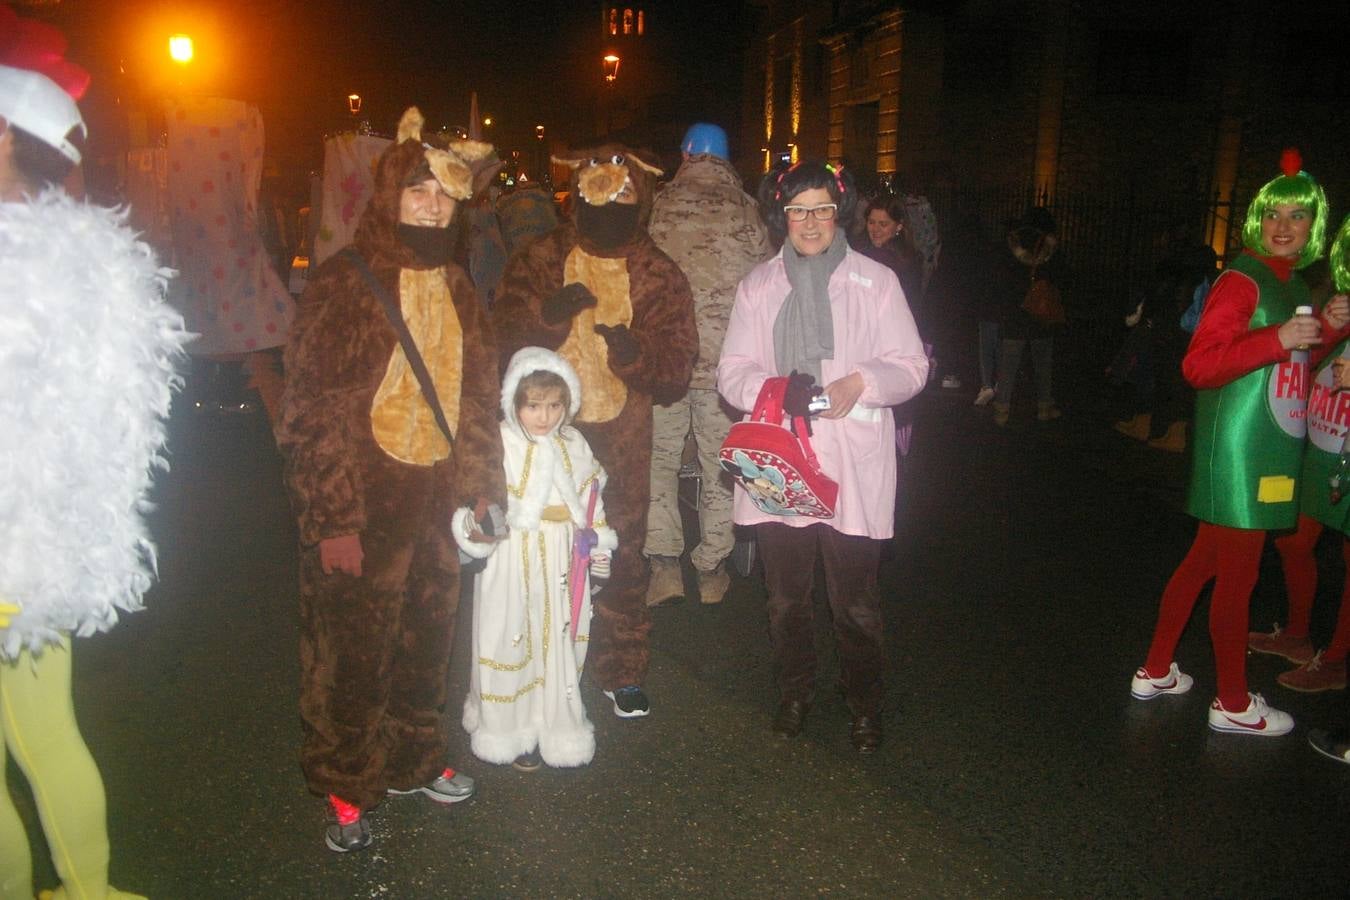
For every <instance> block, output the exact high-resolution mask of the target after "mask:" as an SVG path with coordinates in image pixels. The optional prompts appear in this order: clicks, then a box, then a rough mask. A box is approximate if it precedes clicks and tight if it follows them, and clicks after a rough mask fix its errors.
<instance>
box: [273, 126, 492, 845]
mask: <svg viewBox="0 0 1350 900" xmlns="http://www.w3.org/2000/svg"><path fill="white" fill-rule="evenodd" d="M421 126H422V117H421V115H420V114H418V112H417V110H416V109H415V108H414V109H409V110H408V112H406V113H404V116H403V120H402V121H401V122H400V123H399V134H398V139H397V140H396V141H395V143H394V144H393V145H392V146H391V147H389V149H387V150H386V151H385V152H384V154H383V155H382V156H381V157H380V159H379V163H378V165H377V168H376V171H375V184H376V187H375V193H374V195H373V196H372V197H371V200H370V205H369V206H368V207H367V208H366V210H365V213H364V214H363V216H362V218H361V222H360V225H359V226H358V228H357V231H356V237H355V240H354V242H353V244H352V245H351V246H350V247H348V248H346V249H344V250H343V251H341V252H339V253H337V254H335V255H334V256H333V257H332V258H331V259H329V260H328V261H327V262H325V263H324V264H323V266H322V267H321V268H320V269H319V270H318V272H317V273H316V275H315V277H314V278H313V279H312V280H311V281H310V283H309V286H308V288H307V289H306V291H305V294H304V296H303V298H302V299H301V302H300V306H299V310H298V312H297V315H296V319H295V324H294V326H293V328H292V331H291V335H290V342H289V344H288V345H287V347H286V391H285V395H284V397H283V401H282V410H281V417H280V422H279V424H278V429H277V436H278V442H279V443H280V445H281V448H282V450H283V452H284V454H285V456H286V480H287V484H288V487H289V489H290V493H291V498H292V501H293V503H294V506H295V511H296V515H297V518H298V520H299V526H300V543H301V557H300V616H301V632H300V660H301V668H302V675H301V693H300V711H301V716H302V718H303V720H304V745H303V748H302V750H301V765H302V767H303V768H304V772H305V779H306V781H307V783H308V785H309V787H310V789H311V790H313V791H314V792H316V793H319V794H325V795H327V796H328V798H329V806H330V814H331V820H330V822H329V825H328V828H327V832H326V835H325V837H326V841H327V844H328V846H329V847H330V848H331V849H333V850H336V851H338V852H345V851H348V850H360V849H362V848H364V847H366V846H369V844H370V840H371V839H370V830H369V827H368V825H367V823H366V819H365V813H366V812H367V811H368V810H370V809H371V808H372V807H374V806H375V805H376V804H378V803H379V801H380V800H381V799H383V798H384V796H385V794H386V793H391V794H407V793H414V792H420V793H423V794H426V795H427V796H429V797H430V798H431V799H433V800H435V801H437V802H440V803H453V802H456V801H458V800H463V799H466V798H468V797H469V796H470V795H472V793H473V780H472V779H471V778H468V777H467V776H466V775H464V774H463V773H457V772H455V771H454V770H453V769H449V768H446V760H445V756H446V748H447V732H446V722H445V721H444V718H443V714H444V707H445V700H446V692H447V684H446V673H447V670H448V667H449V660H450V645H451V639H452V635H453V632H454V624H455V613H456V609H457V607H458V604H459V559H458V551H457V549H456V547H455V543H454V538H453V536H452V533H451V516H452V514H453V513H454V512H455V511H456V509H457V508H461V507H466V506H473V507H478V506H479V505H480V502H492V503H497V504H499V505H501V506H505V503H506V491H505V484H504V480H505V479H504V476H503V474H502V449H501V437H500V433H499V432H498V429H497V406H498V402H499V397H498V394H499V391H500V387H499V384H500V382H499V380H498V372H497V352H496V346H495V342H494V341H493V337H492V328H491V325H490V323H489V322H488V321H487V320H486V317H485V314H484V313H483V311H482V309H481V307H480V306H479V303H478V300H477V298H476V296H475V294H474V289H473V286H472V285H471V284H470V282H469V279H468V278H467V277H466V276H465V274H464V272H463V271H462V270H461V269H460V268H459V267H458V266H456V265H455V264H454V263H452V262H450V261H449V260H450V251H451V247H452V234H453V232H452V231H451V230H450V228H449V223H450V220H451V218H452V216H453V215H454V212H455V207H456V204H457V203H458V202H460V201H464V200H467V199H468V198H469V197H470V196H472V194H473V187H474V180H475V179H474V176H475V173H476V172H482V171H487V170H490V169H491V168H494V167H495V163H496V160H495V155H494V153H493V150H492V147H491V146H489V145H487V144H479V143H476V142H471V141H466V142H463V143H461V144H454V145H451V147H450V148H449V149H448V150H440V149H435V148H432V147H429V146H428V145H426V144H424V143H423V142H422V138H421ZM382 295H383V296H382ZM392 316H397V317H400V318H401V319H402V320H403V323H404V324H406V334H405V335H404V340H410V342H411V344H412V345H413V346H415V347H416V348H417V350H418V352H417V354H416V355H419V356H420V357H421V358H422V360H423V361H424V363H425V369H426V373H425V374H427V375H429V380H430V382H431V385H432V387H433V389H434V395H435V397H436V398H437V399H438V401H439V403H438V405H439V406H440V408H441V410H442V411H443V413H444V424H445V425H446V426H448V429H449V431H450V433H451V434H452V435H453V444H452V443H451V441H450V440H449V439H447V437H446V435H445V430H444V428H443V427H442V424H441V423H439V422H438V421H437V417H436V416H435V414H434V412H433V409H432V406H431V404H430V402H429V401H428V399H427V396H426V394H425V393H424V392H423V390H422V388H421V385H420V383H419V378H418V376H417V373H416V372H415V370H414V367H415V366H416V363H415V362H410V359H409V355H408V354H407V353H406V352H405V348H404V344H403V342H402V341H401V340H400V337H399V334H398V331H397V330H396V327H395V325H394V324H393V321H394V319H393V318H391V317H392Z"/></svg>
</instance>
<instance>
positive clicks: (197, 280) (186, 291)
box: [166, 98, 295, 355]
mask: <svg viewBox="0 0 1350 900" xmlns="http://www.w3.org/2000/svg"><path fill="white" fill-rule="evenodd" d="M166 119H167V123H168V131H169V147H168V182H169V214H170V221H171V227H172V231H173V245H174V255H175V257H176V258H177V266H178V270H179V275H178V278H176V279H175V280H174V285H173V296H174V299H175V303H176V304H177V305H178V306H179V308H180V309H181V310H182V312H183V317H184V318H185V319H186V320H187V326H188V328H189V329H190V330H192V331H195V332H197V333H199V334H200V335H201V337H200V338H199V339H198V340H196V341H193V342H192V344H191V345H190V347H189V349H190V351H191V352H192V353H194V354H200V355H208V354H223V353H247V352H251V351H254V350H263V349H266V348H268V347H276V346H279V345H281V344H283V343H285V341H286V334H287V331H288V330H289V329H290V324H291V317H292V316H293V315H294V312H295V310H294V303H293V301H292V300H291V296H290V294H288V293H287V292H286V289H285V288H284V287H283V286H282V284H281V279H280V278H278V277H277V274H276V272H275V271H274V270H273V269H272V266H271V263H270V261H269V259H268V256H267V252H266V251H265V250H264V248H263V245H262V239H261V237H260V236H259V234H258V215H257V201H258V187H259V184H260V183H261V181H262V167H263V122H262V116H261V115H260V114H259V113H258V110H257V109H256V108H254V107H252V106H248V105H247V104H244V103H241V102H240V101H237V100H221V99H211V98H200V99H190V100H184V101H181V102H174V103H170V104H169V107H168V112H167V116H166Z"/></svg>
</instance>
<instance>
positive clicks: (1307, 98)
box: [738, 0, 1350, 249]
mask: <svg viewBox="0 0 1350 900" xmlns="http://www.w3.org/2000/svg"><path fill="white" fill-rule="evenodd" d="M751 5H752V6H753V7H755V9H756V11H757V13H758V17H759V21H758V29H757V32H756V36H755V39H754V41H753V42H752V44H751V45H750V47H749V48H748V51H747V54H748V58H747V61H746V65H745V68H746V86H745V98H746V99H745V107H744V112H743V122H744V125H745V129H744V133H743V135H742V140H741V142H740V144H741V146H742V147H744V148H745V152H744V153H743V154H742V155H741V157H740V159H738V164H739V165H740V166H741V167H742V169H743V170H744V171H746V172H747V173H753V172H762V171H764V170H765V169H767V168H768V167H769V165H770V164H771V163H772V162H773V161H774V160H775V159H779V158H783V157H785V156H786V157H791V158H797V157H800V156H803V155H805V156H814V157H822V156H823V157H827V158H828V159H830V160H831V161H833V162H836V163H839V162H842V163H845V164H846V165H851V166H852V167H853V168H854V171H855V173H856V174H858V175H860V176H861V177H862V179H863V181H864V183H866V182H868V181H870V180H871V179H870V178H869V177H868V176H872V175H874V174H879V175H880V176H882V177H881V179H880V180H881V181H883V182H884V181H885V180H887V179H888V178H890V177H894V176H897V175H899V176H901V177H904V178H907V179H910V180H912V181H913V182H914V183H916V184H919V185H924V186H929V187H932V186H945V187H948V188H955V187H957V186H961V187H963V188H967V189H975V188H996V187H1012V188H1022V189H1026V191H1027V192H1028V194H1032V193H1034V194H1035V195H1037V196H1043V197H1046V198H1055V197H1059V198H1064V197H1068V196H1082V195H1102V196H1110V197H1127V198H1128V197H1137V198H1144V199H1146V198H1154V199H1156V198H1158V197H1159V195H1161V194H1167V193H1175V194H1184V195H1186V196H1187V197H1191V198H1195V203H1196V204H1197V205H1198V206H1203V207H1206V208H1207V209H1208V212H1207V213H1205V226H1204V227H1205V231H1206V234H1205V237H1206V239H1207V240H1209V241H1210V242H1211V243H1212V244H1213V245H1215V247H1216V249H1219V248H1221V247H1223V246H1224V244H1223V242H1224V240H1225V239H1226V237H1227V236H1228V235H1229V233H1230V230H1231V229H1230V224H1231V220H1232V219H1233V218H1234V216H1233V215H1232V213H1231V211H1230V207H1231V208H1240V207H1241V206H1242V204H1244V203H1245V200H1246V198H1247V197H1249V196H1250V195H1251V192H1252V191H1253V190H1254V189H1255V188H1256V187H1258V186H1259V185H1260V184H1261V183H1262V182H1263V181H1265V180H1266V179H1268V178H1270V177H1272V176H1273V175H1274V174H1275V173H1276V168H1277V161H1278V157H1279V153H1280V149H1281V148H1282V147H1284V146H1298V147H1300V148H1301V149H1302V151H1303V156H1304V160H1305V165H1306V168H1307V169H1308V170H1309V171H1311V172H1313V174H1314V175H1316V176H1317V177H1318V178H1319V179H1320V180H1321V181H1322V182H1323V184H1324V186H1325V187H1326V188H1327V190H1328V193H1329V194H1330V195H1331V196H1332V198H1333V206H1335V205H1336V204H1338V203H1339V204H1341V206H1339V207H1336V208H1343V207H1344V204H1347V203H1350V167H1348V166H1347V165H1346V163H1345V162H1344V161H1343V160H1344V159H1345V157H1344V156H1343V154H1342V153H1340V152H1339V150H1338V146H1337V145H1338V143H1339V142H1340V141H1341V140H1343V137H1342V136H1343V135H1344V134H1346V133H1347V132H1346V125H1347V124H1350V123H1348V122H1347V119H1350V104H1346V103H1344V98H1346V97H1350V64H1348V63H1347V62H1346V55H1345V54H1344V53H1343V52H1342V51H1341V50H1340V49H1338V48H1337V47H1336V46H1335V44H1334V37H1335V35H1337V34H1344V33H1345V32H1346V26H1347V25H1350V11H1347V9H1346V8H1345V7H1340V8H1339V9H1336V10H1329V11H1328V12H1327V13H1326V14H1325V15H1326V17H1325V18H1323V19H1320V20H1315V19H1312V18H1310V17H1309V16H1307V15H1304V16H1301V17H1300V16H1276V15H1272V13H1271V7H1270V6H1269V5H1268V4H1257V3H1256V2H1254V0H1238V2H1219V0H1202V2H1197V3H1191V4H1180V3H1174V2H1167V0H1143V2H1139V3H1134V4H1116V3H1110V4H1108V3H1105V2H1097V0H1003V2H999V0H965V2H948V3H942V2H936V0H926V2H925V0H918V2H912V3H903V2H882V3H877V2H866V0H760V2H757V3H752V4H751ZM1337 198H1339V199H1337ZM1199 214H1200V213H1197V215H1199ZM1188 218H1189V216H1188Z"/></svg>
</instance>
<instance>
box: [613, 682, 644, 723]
mask: <svg viewBox="0 0 1350 900" xmlns="http://www.w3.org/2000/svg"><path fill="white" fill-rule="evenodd" d="M605 696H606V697H608V698H609V699H611V700H613V701H614V715H616V716H618V717H619V718H620V719H638V718H641V717H642V716H645V715H647V713H649V712H651V711H652V706H651V704H650V703H648V702H647V695H646V694H644V693H642V688H640V687H638V686H637V685H636V684H630V685H628V686H627V687H621V688H619V689H618V690H617V691H605Z"/></svg>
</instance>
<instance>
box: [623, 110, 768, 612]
mask: <svg viewBox="0 0 1350 900" xmlns="http://www.w3.org/2000/svg"><path fill="white" fill-rule="evenodd" d="M681 149H682V150H683V154H684V162H683V164H682V165H681V166H680V169H679V171H678V172H676V173H675V177H674V179H673V180H672V181H671V183H670V184H669V185H668V186H667V187H666V189H665V190H663V191H662V192H661V193H660V194H659V195H658V196H657V198H656V202H655V204H654V205H653V207H652V218H651V224H650V226H649V227H648V232H649V233H650V234H651V236H652V240H653V241H655V242H656V245H657V246H658V247H660V248H661V249H662V250H663V251H665V253H666V255H668V256H669V257H670V258H671V259H673V260H675V263H676V264H677V265H678V266H679V267H680V269H681V270H682V271H683V272H684V274H685V277H686V278H688V279H689V285H690V287H691V288H693V292H694V314H695V318H696V319H697V322H698V336H699V349H698V359H697V360H696V361H695V363H694V377H693V380H692V381H691V382H690V384H689V393H688V394H687V395H686V396H685V397H684V398H683V399H681V400H678V401H676V402H675V403H672V404H671V405H670V406H657V407H654V408H653V410H652V418H653V434H652V486H651V508H650V509H649V511H648V514H647V543H646V546H645V548H644V552H645V553H646V554H647V557H648V558H649V559H650V561H651V566H652V578H651V582H650V585H649V587H648V589H647V605H648V606H659V605H660V604H662V603H665V602H668V601H670V600H673V599H676V598H678V597H681V596H683V595H684V578H683V576H682V575H681V570H680V556H681V554H682V553H683V552H684V529H683V527H682V526H681V524H680V508H679V497H678V494H679V471H680V463H681V457H682V455H683V451H684V446H685V439H686V437H687V436H688V435H689V433H690V432H691V431H692V432H693V435H694V441H695V443H696V445H697V449H698V465H699V469H700V471H701V472H702V479H703V488H702V491H701V502H700V504H699V511H698V513H699V527H700V533H701V535H702V537H701V539H700V541H699V544H698V546H697V547H695V548H694V552H693V553H692V554H691V556H692V561H693V563H694V568H695V569H696V570H697V571H698V586H699V599H700V600H701V601H702V602H704V603H718V602H720V601H721V599H722V597H723V595H724V594H725V593H726V591H727V587H728V586H729V585H730V583H731V579H730V576H729V575H727V572H726V567H725V565H724V560H725V559H726V558H727V556H728V555H730V553H731V549H732V546H733V543H734V539H733V537H732V525H731V484H730V482H729V481H728V480H726V479H725V476H724V475H723V474H722V471H721V468H720V467H719V466H718V462H717V451H718V450H719V449H720V448H721V446H722V441H723V440H725V439H726V436H727V431H728V430H730V428H731V424H732V421H733V419H732V418H731V417H730V415H729V414H728V411H727V408H726V407H725V406H724V405H723V403H722V400H721V397H720V396H719V395H718V393H717V360H718V357H720V356H721V353H722V337H723V335H725V334H726V330H727V320H728V319H729V318H730V316H731V307H732V304H733V303H734V301H735V299H736V286H737V285H738V284H739V283H740V281H741V279H742V278H743V277H745V275H746V274H747V273H748V272H749V271H750V270H751V269H752V268H754V267H755V266H756V265H757V264H758V263H760V262H762V261H763V260H764V259H765V258H767V257H768V256H769V252H770V247H769V237H768V231H767V229H766V228H765V226H764V222H763V220H762V219H760V216H759V206H758V204H756V202H755V201H754V200H753V199H752V198H750V197H749V196H747V195H746V194H745V192H744V191H743V190H742V189H741V179H740V176H739V175H737V174H736V170H735V169H734V168H732V166H731V163H729V162H728V161H727V155H728V154H727V137H726V133H725V132H724V131H723V130H722V129H721V128H719V127H717V126H716V125H708V124H697V125H693V126H691V127H690V129H689V131H688V132H687V133H686V134H685V137H684V141H683V142H682V144H681Z"/></svg>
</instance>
